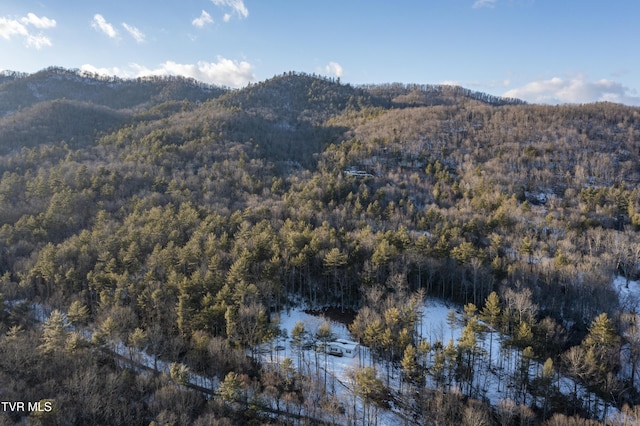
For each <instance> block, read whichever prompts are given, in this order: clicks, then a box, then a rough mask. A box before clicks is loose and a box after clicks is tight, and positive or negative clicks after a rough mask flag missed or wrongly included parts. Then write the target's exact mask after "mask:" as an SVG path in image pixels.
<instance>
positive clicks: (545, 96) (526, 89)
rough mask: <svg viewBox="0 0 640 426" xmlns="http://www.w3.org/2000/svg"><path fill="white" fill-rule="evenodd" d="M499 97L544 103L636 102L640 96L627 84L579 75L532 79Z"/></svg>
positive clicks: (634, 103)
mask: <svg viewBox="0 0 640 426" xmlns="http://www.w3.org/2000/svg"><path fill="white" fill-rule="evenodd" d="M503 96H506V97H511V98H519V99H524V100H525V101H528V102H533V103H545V104H564V103H589V102H599V101H608V102H616V103H623V104H627V105H640V96H638V94H637V93H634V91H632V90H630V89H629V88H628V87H625V86H623V85H622V84H620V83H617V82H615V81H611V80H606V79H602V80H598V81H588V80H587V79H586V78H585V77H584V76H582V75H579V76H576V77H573V78H569V79H562V78H559V77H553V78H551V79H549V80H540V81H532V82H531V83H528V84H525V85H524V86H522V87H518V88H515V89H512V90H509V91H507V92H505V93H504V94H503Z"/></svg>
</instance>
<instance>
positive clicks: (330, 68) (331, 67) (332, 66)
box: [324, 62, 344, 78]
mask: <svg viewBox="0 0 640 426" xmlns="http://www.w3.org/2000/svg"><path fill="white" fill-rule="evenodd" d="M324 72H325V73H326V74H327V75H332V76H334V77H338V78H340V77H342V76H343V75H344V70H343V69H342V66H341V65H340V64H339V63H337V62H329V63H328V64H327V65H326V66H325V67H324Z"/></svg>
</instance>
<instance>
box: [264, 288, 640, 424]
mask: <svg viewBox="0 0 640 426" xmlns="http://www.w3.org/2000/svg"><path fill="white" fill-rule="evenodd" d="M638 289H639V290H640V286H638ZM451 311H453V312H454V313H455V321H453V322H452V321H451V320H450V319H449V317H450V312H451ZM298 321H300V322H302V323H303V324H304V326H305V330H306V331H307V332H308V333H310V334H311V335H315V334H316V332H317V330H318V328H319V327H320V325H321V324H323V323H324V322H325V321H328V322H329V324H330V326H331V331H332V333H333V335H334V337H335V338H340V339H347V340H353V337H352V336H351V334H350V332H349V330H348V329H347V327H346V326H345V325H344V324H341V323H338V322H335V321H330V320H327V319H325V318H322V317H318V316H314V315H311V314H308V313H305V312H304V311H303V310H302V309H291V310H288V311H283V312H281V314H280V328H281V329H283V330H285V331H286V336H288V337H287V338H281V339H280V340H279V341H277V342H275V345H276V346H279V347H280V350H277V351H276V350H274V351H271V352H266V351H265V353H263V354H262V360H263V362H264V363H280V362H282V360H284V359H285V358H290V359H291V360H292V361H293V365H294V366H295V367H296V368H301V369H302V370H303V371H302V372H303V373H310V374H314V373H315V374H320V375H324V373H325V371H326V377H327V379H326V380H327V389H328V391H329V392H335V393H336V394H337V395H338V396H339V397H340V399H341V400H342V401H343V402H344V403H345V405H346V404H353V400H354V397H353V380H352V378H351V373H352V372H353V371H355V370H356V369H359V368H362V367H364V366H365V365H369V362H370V361H369V360H370V354H369V348H367V347H365V346H360V354H359V356H356V357H355V358H349V357H335V356H331V355H327V354H325V353H324V352H322V351H316V350H315V349H313V348H309V349H305V350H298V349H296V348H294V347H293V346H292V345H291V331H292V330H293V327H294V326H295V324H296V323H297V322H298ZM463 328H464V316H463V312H462V307H461V306H459V305H455V304H451V303H447V302H444V301H442V300H439V299H434V298H429V299H428V300H427V301H426V302H425V304H424V306H423V308H422V319H421V320H420V322H419V327H418V334H419V336H418V338H419V339H424V340H426V341H428V342H429V343H430V344H431V346H432V347H433V345H436V344H437V343H438V342H439V343H440V344H443V345H445V346H446V345H447V344H448V343H449V341H450V340H453V342H454V344H456V345H457V344H458V342H459V340H460V338H461V336H462V330H463ZM505 343H506V341H505V339H504V337H503V336H501V335H500V333H498V332H494V333H493V336H490V334H489V333H488V332H485V333H480V335H479V339H478V346H479V351H480V353H483V354H484V356H483V357H482V358H483V359H485V360H488V359H489V358H488V354H489V351H491V365H490V366H489V365H488V361H484V362H481V363H478V364H477V365H476V369H475V374H474V376H475V377H474V381H473V384H472V388H473V393H472V396H473V397H475V398H478V399H481V400H484V401H486V402H488V403H489V404H491V405H492V406H494V407H495V406H498V405H499V404H500V403H501V402H502V401H505V400H515V401H517V402H519V403H523V402H524V403H526V404H528V405H530V404H531V403H532V402H534V399H535V398H534V396H533V395H531V394H530V393H528V392H525V393H524V394H522V393H518V391H517V390H516V382H515V381H516V379H515V378H516V376H517V375H518V374H519V370H518V369H519V368H520V365H521V350H520V349H518V348H515V347H512V346H510V345H507V344H505ZM325 368H326V370H325ZM376 370H377V371H378V373H379V378H380V379H382V380H383V382H385V384H386V385H387V386H389V388H391V389H393V390H396V391H397V390H398V389H400V387H401V383H400V380H401V372H400V368H399V367H398V366H397V365H394V366H392V367H391V368H390V371H391V372H390V374H389V376H387V371H388V370H387V365H385V364H383V362H381V361H376ZM528 371H529V378H530V380H533V379H535V378H536V377H539V376H540V374H541V372H542V364H541V363H540V362H538V361H535V360H531V362H530V364H529V368H528ZM429 384H430V381H429V379H428V380H427V386H429ZM449 385H450V387H451V388H452V389H455V388H458V387H459V385H460V384H458V383H455V382H454V383H450V384H449ZM554 386H556V387H557V388H558V389H559V391H560V392H561V393H563V394H565V395H572V394H573V392H574V389H577V393H578V397H579V398H581V399H582V400H585V401H587V400H589V401H591V405H592V410H593V412H596V413H598V414H599V415H600V416H602V415H603V412H604V407H605V405H604V401H603V400H602V399H600V398H598V397H597V396H596V395H594V394H592V393H590V392H588V391H587V389H586V388H584V386H582V385H580V384H578V383H575V382H574V380H573V379H571V378H568V377H563V376H559V375H557V374H556V375H555V378H554ZM535 402H536V403H537V404H538V405H540V406H541V405H542V401H541V400H540V399H538V400H536V401H535ZM356 404H357V407H356V408H357V410H361V408H362V407H361V405H362V402H361V401H359V400H358V401H357V402H356ZM347 409H352V408H347ZM616 413H618V412H617V410H615V409H613V408H612V407H609V416H612V415H616ZM610 418H611V417H610ZM378 424H379V425H381V426H384V425H389V426H392V425H398V424H405V419H404V417H403V416H402V415H401V414H400V413H399V412H396V411H394V410H380V412H379V415H378Z"/></svg>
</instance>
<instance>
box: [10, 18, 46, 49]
mask: <svg viewBox="0 0 640 426" xmlns="http://www.w3.org/2000/svg"><path fill="white" fill-rule="evenodd" d="M29 25H31V26H34V27H36V28H38V29H51V28H54V27H55V26H56V21H55V20H53V19H49V18H47V17H44V16H43V17H42V18H40V17H38V16H37V15H35V14H33V13H28V14H27V16H25V17H22V18H20V19H19V20H17V19H8V18H6V17H0V37H2V38H4V39H5V40H11V39H12V38H13V37H16V36H17V37H21V38H23V39H24V40H25V44H26V46H27V47H35V48H36V49H41V48H43V47H45V46H52V45H53V43H52V42H51V39H50V38H49V37H46V36H45V35H44V34H42V32H40V33H39V34H32V33H31V32H30V31H29V28H28V26H29Z"/></svg>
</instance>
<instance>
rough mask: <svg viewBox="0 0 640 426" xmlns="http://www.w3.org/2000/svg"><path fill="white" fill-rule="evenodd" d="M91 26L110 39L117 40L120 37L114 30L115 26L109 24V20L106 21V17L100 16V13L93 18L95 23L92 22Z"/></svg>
mask: <svg viewBox="0 0 640 426" xmlns="http://www.w3.org/2000/svg"><path fill="white" fill-rule="evenodd" d="M91 26H92V27H93V28H94V29H95V30H96V31H99V32H102V33H103V34H105V35H106V36H107V37H109V38H116V37H117V36H118V32H117V31H116V29H115V28H113V25H111V24H110V23H108V22H107V20H106V19H104V16H102V15H100V14H99V13H96V14H95V15H94V16H93V21H91Z"/></svg>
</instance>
